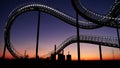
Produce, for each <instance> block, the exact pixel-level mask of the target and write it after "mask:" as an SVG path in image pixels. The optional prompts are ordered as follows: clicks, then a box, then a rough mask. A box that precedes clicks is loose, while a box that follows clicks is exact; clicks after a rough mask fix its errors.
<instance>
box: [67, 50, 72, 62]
mask: <svg viewBox="0 0 120 68" xmlns="http://www.w3.org/2000/svg"><path fill="white" fill-rule="evenodd" d="M66 60H67V61H69V62H70V61H71V55H70V54H69V52H68V55H67V59H66Z"/></svg>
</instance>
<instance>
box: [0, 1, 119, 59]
mask: <svg viewBox="0 0 120 68" xmlns="http://www.w3.org/2000/svg"><path fill="white" fill-rule="evenodd" d="M81 1H82V3H83V5H84V6H85V7H87V8H88V9H90V10H92V11H94V12H97V13H100V14H104V15H105V14H107V12H108V11H109V9H110V6H112V4H113V2H114V0H106V1H105V0H81ZM27 2H39V3H42V4H46V5H49V6H51V7H53V8H56V9H58V10H60V11H62V12H65V13H66V14H68V15H70V16H73V17H75V10H74V8H73V7H72V4H71V0H9V1H8V0H1V2H0V56H2V52H3V45H4V37H3V36H4V27H5V24H6V21H7V16H8V15H9V13H10V12H11V11H12V10H13V9H14V8H15V7H17V6H19V5H21V4H24V3H27ZM37 16H38V12H37V11H30V12H26V13H23V14H22V15H20V16H18V17H17V18H16V20H15V21H14V24H13V25H12V29H11V42H12V44H13V46H14V47H15V49H16V50H17V51H18V52H20V53H22V54H24V50H27V54H28V55H30V54H32V56H31V57H33V56H35V45H36V33H37ZM79 19H81V20H82V18H81V17H80V16H79ZM80 34H88V35H101V36H113V37H116V36H117V35H116V29H113V28H109V27H102V28H98V29H92V30H86V29H81V28H80ZM73 35H76V28H75V27H73V26H71V25H69V24H66V23H65V22H63V21H61V20H59V19H57V18H55V17H53V16H51V15H49V14H46V13H41V23H40V40H39V56H42V55H44V54H46V53H48V52H49V51H51V50H52V49H53V48H54V45H55V44H56V45H57V46H58V45H59V44H60V43H62V42H63V41H64V40H65V39H66V38H68V37H70V36H73ZM112 50H113V48H109V47H104V48H103V56H106V55H107V56H111V57H112V56H113V55H112ZM68 51H70V54H72V55H74V57H75V58H77V49H76V44H72V45H71V46H68V47H67V48H65V54H67V52H68ZM98 51H99V50H98V46H95V45H93V44H86V43H82V44H81V56H82V58H83V59H87V58H85V56H88V57H92V58H94V57H96V56H97V57H98V58H99V52H98ZM114 52H115V53H114V54H115V55H118V53H119V52H118V49H114ZM116 57H117V56H116Z"/></svg>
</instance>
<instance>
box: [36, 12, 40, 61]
mask: <svg viewBox="0 0 120 68" xmlns="http://www.w3.org/2000/svg"><path fill="white" fill-rule="evenodd" d="M39 29H40V12H38V24H37V39H36V59H38V58H39V56H38V45H39Z"/></svg>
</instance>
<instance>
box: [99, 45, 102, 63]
mask: <svg viewBox="0 0 120 68" xmlns="http://www.w3.org/2000/svg"><path fill="white" fill-rule="evenodd" d="M99 53H100V61H102V48H101V45H99Z"/></svg>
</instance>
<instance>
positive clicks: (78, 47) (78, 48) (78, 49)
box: [76, 12, 80, 62]
mask: <svg viewBox="0 0 120 68" xmlns="http://www.w3.org/2000/svg"><path fill="white" fill-rule="evenodd" d="M76 29H77V51H78V62H79V61H80V44H79V40H80V39H79V24H78V13H77V12H76Z"/></svg>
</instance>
